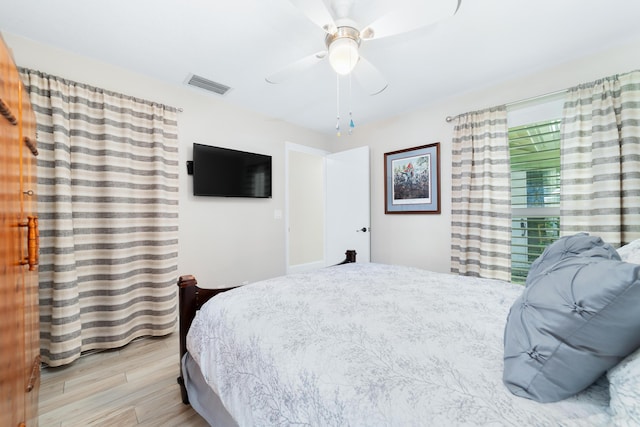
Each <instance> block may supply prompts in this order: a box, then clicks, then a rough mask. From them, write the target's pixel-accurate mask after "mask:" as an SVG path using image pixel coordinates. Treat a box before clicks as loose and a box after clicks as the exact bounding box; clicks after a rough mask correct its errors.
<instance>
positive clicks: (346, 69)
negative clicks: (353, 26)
mask: <svg viewBox="0 0 640 427" xmlns="http://www.w3.org/2000/svg"><path fill="white" fill-rule="evenodd" d="M358 59H359V55H358V43H357V42H356V41H355V40H354V39H352V38H350V37H340V38H337V39H335V40H334V41H333V42H332V43H331V45H330V46H329V63H330V64H331V68H333V70H334V71H335V72H336V73H338V74H341V75H343V76H345V75H347V74H349V73H350V72H351V71H353V69H354V68H355V66H356V64H357V63H358Z"/></svg>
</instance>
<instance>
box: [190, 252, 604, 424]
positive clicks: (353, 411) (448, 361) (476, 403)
mask: <svg viewBox="0 0 640 427" xmlns="http://www.w3.org/2000/svg"><path fill="white" fill-rule="evenodd" d="M521 292H522V288H521V287H520V286H518V285H513V284H509V283H504V282H499V281H492V280H486V279H473V278H466V277H459V276H454V275H448V274H439V273H433V272H428V271H424V270H420V269H415V268H408V267H399V266H389V265H380V264H348V265H342V266H337V267H331V268H326V269H322V270H320V271H317V272H314V273H310V274H296V275H290V276H286V277H281V278H277V279H271V280H267V281H263V282H259V283H255V284H252V285H247V286H245V287H241V288H238V289H235V290H233V291H229V292H226V293H223V294H220V295H218V296H216V297H215V298H213V299H212V300H211V301H210V302H209V303H207V304H206V305H205V306H204V307H203V308H202V310H201V311H200V312H199V314H198V315H197V317H196V319H195V320H194V322H193V325H192V327H191V329H190V331H189V335H188V337H187V347H188V350H189V353H190V354H191V355H192V357H193V358H194V359H195V361H196V362H197V363H198V365H199V366H200V368H201V371H202V372H203V374H204V377H205V379H206V381H207V383H208V384H209V385H210V386H211V388H212V389H213V390H214V391H215V392H216V393H217V394H218V395H219V396H220V398H221V400H222V402H223V404H224V406H225V407H226V408H227V410H228V411H229V413H230V414H231V415H232V416H233V417H234V419H235V420H236V421H237V422H238V424H239V425H240V426H267V425H311V426H341V427H342V426H451V425H496V426H502V425H523V426H525V425H526V426H530V425H540V426H543V425H544V426H547V425H549V426H557V425H590V426H591V425H599V424H601V425H606V423H607V419H608V416H607V413H606V411H607V407H608V400H609V398H608V389H607V385H606V384H596V385H594V386H592V387H590V388H589V389H587V390H586V391H585V392H583V393H581V394H579V395H578V396H575V397H573V398H570V399H567V400H565V401H562V402H558V403H552V404H540V403H536V402H533V401H529V400H526V399H523V398H519V397H516V396H513V395H512V394H510V393H509V391H508V390H507V389H506V387H504V385H503V384H502V352H503V345H502V339H503V330H504V322H505V319H506V317H507V313H508V311H509V307H510V306H511V304H512V302H513V301H514V300H515V299H516V298H517V297H518V295H519V294H520V293H521Z"/></svg>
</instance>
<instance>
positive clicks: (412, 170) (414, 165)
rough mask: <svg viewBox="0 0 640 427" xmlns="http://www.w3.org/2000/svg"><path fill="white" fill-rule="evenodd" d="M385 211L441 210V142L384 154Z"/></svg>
mask: <svg viewBox="0 0 640 427" xmlns="http://www.w3.org/2000/svg"><path fill="white" fill-rule="evenodd" d="M384 199H385V201H384V213H385V214H439V213H440V143H439V142H436V143H433V144H428V145H422V146H419V147H412V148H406V149H404V150H398V151H391V152H389V153H385V154H384Z"/></svg>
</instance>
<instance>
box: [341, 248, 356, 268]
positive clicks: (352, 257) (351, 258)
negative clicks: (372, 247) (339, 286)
mask: <svg viewBox="0 0 640 427" xmlns="http://www.w3.org/2000/svg"><path fill="white" fill-rule="evenodd" d="M344 255H345V257H346V258H345V259H344V261H342V262H341V263H340V264H338V265H342V264H350V263H352V262H356V251H355V250H353V249H349V250H347V252H345V253H344Z"/></svg>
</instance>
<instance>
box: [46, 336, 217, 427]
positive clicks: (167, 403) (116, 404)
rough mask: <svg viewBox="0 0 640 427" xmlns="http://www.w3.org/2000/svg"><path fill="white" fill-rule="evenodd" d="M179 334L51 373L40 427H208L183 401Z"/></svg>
mask: <svg viewBox="0 0 640 427" xmlns="http://www.w3.org/2000/svg"><path fill="white" fill-rule="evenodd" d="M178 359H179V357H178V334H177V333H173V334H171V335H169V336H168V337H164V338H144V339H140V340H137V341H134V342H132V343H131V344H129V345H127V346H125V347H123V348H121V349H118V350H111V351H105V352H100V353H95V354H91V355H87V356H83V357H81V358H80V359H79V360H76V361H75V362H74V363H73V364H71V365H70V366H68V367H62V368H45V369H43V371H42V382H41V385H40V405H39V425H40V427H68V426H83V427H84V426H100V427H106V426H118V427H126V426H154V427H157V426H193V427H206V426H207V425H208V424H207V423H206V422H205V421H204V420H203V419H202V418H201V417H200V416H199V415H198V414H196V412H195V411H194V410H193V409H192V408H191V406H188V405H184V404H183V403H182V400H181V398H180V388H179V386H178V383H177V382H176V378H177V376H178V374H179V362H178Z"/></svg>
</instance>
